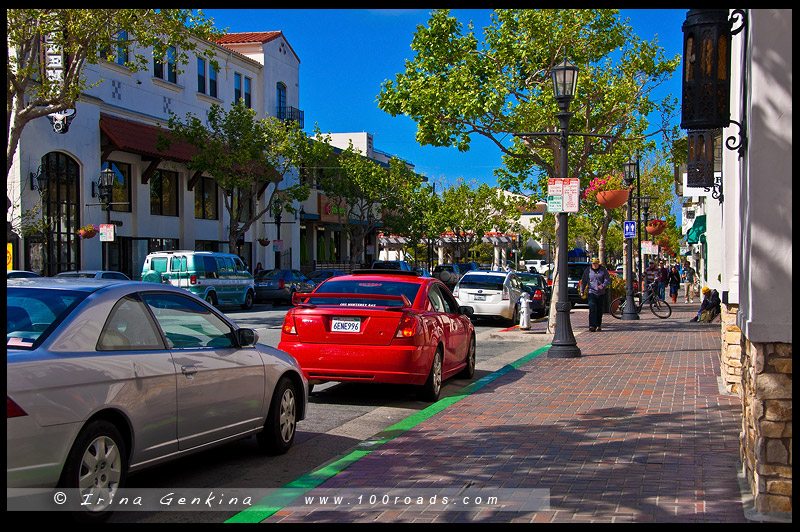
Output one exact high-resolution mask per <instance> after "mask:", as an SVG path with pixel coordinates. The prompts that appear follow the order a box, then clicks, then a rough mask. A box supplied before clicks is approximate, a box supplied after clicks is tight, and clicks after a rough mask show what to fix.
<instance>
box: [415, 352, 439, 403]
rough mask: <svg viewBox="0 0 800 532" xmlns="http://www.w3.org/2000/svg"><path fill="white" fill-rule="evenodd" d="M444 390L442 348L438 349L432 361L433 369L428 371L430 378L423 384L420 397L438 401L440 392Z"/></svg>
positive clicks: (424, 399)
mask: <svg viewBox="0 0 800 532" xmlns="http://www.w3.org/2000/svg"><path fill="white" fill-rule="evenodd" d="M441 391H442V348H441V347H439V348H438V349H436V354H434V355H433V362H432V363H431V371H430V373H428V380H426V381H425V384H423V385H422V388H421V389H420V391H419V398H420V399H421V400H423V401H430V402H434V401H438V400H439V393H440V392H441Z"/></svg>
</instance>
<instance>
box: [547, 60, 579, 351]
mask: <svg viewBox="0 0 800 532" xmlns="http://www.w3.org/2000/svg"><path fill="white" fill-rule="evenodd" d="M577 81H578V67H576V66H575V65H573V64H572V63H570V62H569V61H567V60H566V59H565V60H564V61H562V62H561V63H560V64H558V65H557V66H556V67H554V68H553V92H554V94H555V98H556V102H557V103H558V110H559V112H558V113H557V114H556V117H557V118H558V124H559V133H560V134H559V140H560V141H561V178H562V179H567V176H568V169H567V165H568V162H569V157H568V148H569V143H568V141H569V120H570V118H572V115H573V113H570V112H569V104H570V103H571V102H572V99H573V98H574V97H575V88H576V86H577ZM567 220H568V214H567V213H566V212H559V213H558V234H557V235H556V240H557V241H558V265H557V267H558V301H557V302H556V330H555V333H554V334H553V341H552V343H551V345H552V347H551V348H550V349H549V350H548V352H547V356H548V358H577V357H579V356H581V350H580V348H579V347H578V343H577V342H576V341H575V335H574V334H573V332H572V323H570V319H569V310H570V304H569V295H568V285H567V277H568V275H569V273H568V269H567Z"/></svg>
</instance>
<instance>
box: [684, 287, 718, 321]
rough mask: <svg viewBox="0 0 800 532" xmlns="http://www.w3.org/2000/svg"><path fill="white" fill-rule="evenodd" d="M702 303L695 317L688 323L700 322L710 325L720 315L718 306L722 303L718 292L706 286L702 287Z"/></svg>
mask: <svg viewBox="0 0 800 532" xmlns="http://www.w3.org/2000/svg"><path fill="white" fill-rule="evenodd" d="M702 292H703V302H702V303H701V304H700V310H698V311H697V316H695V317H694V318H692V319H691V320H689V321H702V322H703V323H710V322H711V320H713V319H714V318H715V317H716V316H717V314H719V313H720V310H721V308H720V304H721V303H722V301H721V300H720V298H719V292H717V291H716V290H712V289H710V288H709V287H707V286H704V287H703V290H702Z"/></svg>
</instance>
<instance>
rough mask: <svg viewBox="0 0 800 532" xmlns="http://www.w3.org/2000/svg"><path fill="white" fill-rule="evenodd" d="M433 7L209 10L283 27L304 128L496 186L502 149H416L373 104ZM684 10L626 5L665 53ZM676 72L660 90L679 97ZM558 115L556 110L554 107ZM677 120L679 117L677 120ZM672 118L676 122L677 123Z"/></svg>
mask: <svg viewBox="0 0 800 532" xmlns="http://www.w3.org/2000/svg"><path fill="white" fill-rule="evenodd" d="M430 11H431V10H430V9H408V10H402V9H385V10H367V9H341V10H339V9H231V10H225V9H207V10H203V13H204V14H205V15H206V16H209V17H212V18H213V19H214V22H215V25H216V26H217V27H218V28H226V27H227V28H228V31H229V32H235V33H238V32H247V31H273V30H279V31H282V32H283V34H284V36H285V37H286V39H287V40H288V41H289V44H290V45H291V46H292V48H293V49H294V51H295V52H296V53H297V55H298V56H299V57H300V109H302V110H303V111H304V113H305V124H306V130H307V131H311V129H312V128H313V125H314V124H315V123H316V124H318V125H319V127H320V129H321V130H322V131H323V132H331V133H345V132H360V131H366V132H368V133H372V134H373V135H374V147H375V149H377V150H380V151H382V152H386V153H388V154H390V155H397V156H399V157H402V158H403V159H406V160H407V161H409V162H411V163H413V164H414V165H415V167H416V168H415V169H416V171H417V172H420V173H422V174H424V175H426V176H428V178H429V180H437V181H438V180H440V179H442V180H445V181H447V182H455V180H456V179H457V178H459V177H463V178H464V179H466V180H467V181H468V182H469V181H472V180H476V181H478V182H487V183H489V184H490V185H492V186H494V185H495V184H496V182H495V178H494V176H493V174H492V171H493V170H494V169H495V168H497V167H499V166H500V165H501V164H502V161H501V154H500V151H499V149H498V148H497V147H496V146H494V145H493V144H492V143H490V142H489V141H487V140H485V139H483V138H482V137H480V136H477V135H476V136H473V140H472V143H471V147H470V151H468V152H466V153H462V152H459V151H458V150H457V149H455V148H435V147H431V146H419V145H418V144H417V143H416V141H415V140H414V133H415V131H416V124H415V123H414V122H413V121H412V120H411V119H409V118H407V117H405V116H398V117H392V116H390V115H389V114H387V113H385V112H383V111H381V110H380V109H378V105H377V101H376V100H377V95H378V93H379V92H380V85H381V83H383V82H384V81H385V80H387V79H391V80H393V79H394V78H395V76H396V74H397V73H399V72H402V71H403V70H404V61H405V60H406V59H410V58H411V57H412V51H411V41H412V39H413V36H414V32H415V31H416V28H417V26H418V25H427V21H428V19H429V14H430ZM686 11H687V10H686V9H654V10H647V9H623V10H621V15H622V16H623V17H627V18H629V19H630V21H631V24H632V26H633V28H634V30H635V32H636V34H637V35H638V36H639V37H640V38H642V39H645V40H653V39H654V38H655V37H656V36H657V37H658V42H659V44H660V45H661V47H662V48H664V50H665V52H666V57H668V58H669V57H674V56H675V55H676V54H680V53H681V47H682V40H683V33H682V31H681V25H682V24H683V21H684V20H685V18H686ZM490 14H491V10H488V9H455V10H452V11H451V15H453V16H455V17H457V18H458V20H459V21H460V22H461V23H462V24H463V25H464V26H465V27H466V25H467V24H468V23H469V22H470V21H473V23H474V27H475V32H476V35H478V36H480V35H482V34H483V32H482V28H484V27H486V26H488V25H489V24H490ZM680 90H681V87H680V75H679V73H677V72H676V73H675V74H674V75H673V79H672V80H671V81H670V82H669V83H668V84H666V85H664V86H663V89H662V92H663V93H664V94H666V93H667V92H670V93H672V95H673V96H675V97H678V98H680ZM553 112H554V113H555V112H556V110H555V109H554V110H553ZM676 120H677V121H679V118H678V119H676ZM554 123H555V119H554ZM676 123H677V122H676Z"/></svg>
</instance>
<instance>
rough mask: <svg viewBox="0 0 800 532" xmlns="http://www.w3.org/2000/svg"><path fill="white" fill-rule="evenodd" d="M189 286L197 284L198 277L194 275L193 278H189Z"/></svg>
mask: <svg viewBox="0 0 800 532" xmlns="http://www.w3.org/2000/svg"><path fill="white" fill-rule="evenodd" d="M189 284H197V276H196V275H192V276H191V277H189Z"/></svg>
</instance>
